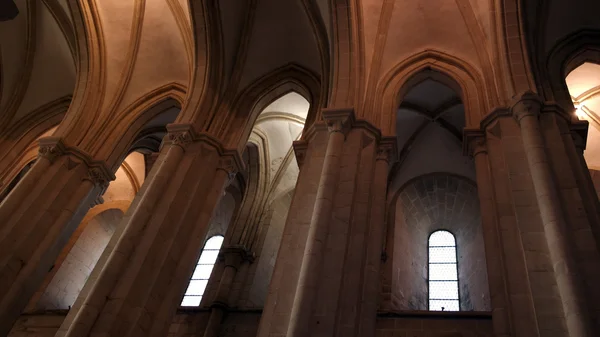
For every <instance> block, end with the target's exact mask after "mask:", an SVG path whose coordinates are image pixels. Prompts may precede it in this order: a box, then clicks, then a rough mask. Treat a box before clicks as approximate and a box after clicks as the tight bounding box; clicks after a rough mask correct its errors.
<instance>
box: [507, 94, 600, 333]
mask: <svg viewBox="0 0 600 337" xmlns="http://www.w3.org/2000/svg"><path fill="white" fill-rule="evenodd" d="M541 108H542V103H541V102H540V101H539V99H538V98H537V97H536V96H533V95H527V94H526V95H524V97H522V98H521V99H520V100H519V101H517V102H516V103H515V104H514V105H513V107H512V113H513V114H514V116H515V118H516V119H517V121H518V123H519V125H520V128H521V136H522V139H523V146H524V148H525V154H526V157H527V161H528V163H529V169H530V172H531V178H532V180H533V185H534V188H535V192H536V196H537V202H538V207H539V209H540V213H541V214H540V215H541V218H542V222H543V227H544V234H545V237H546V241H547V244H548V247H549V248H550V249H549V253H550V260H551V262H552V267H553V268H554V276H555V278H556V283H557V285H558V292H559V294H560V298H561V301H562V307H563V312H564V316H565V321H566V325H567V329H568V333H569V336H573V337H574V336H577V337H592V336H595V334H594V333H593V330H592V323H591V321H590V317H589V307H588V305H587V303H586V299H585V292H584V287H583V282H582V275H581V274H580V271H579V270H578V269H579V267H578V266H577V264H576V261H575V255H574V252H573V249H574V248H573V246H572V245H573V241H572V240H570V239H569V235H570V234H569V227H568V224H567V221H566V218H565V214H564V211H563V205H562V203H561V200H560V198H559V193H558V188H557V186H556V183H555V178H554V175H553V172H552V170H551V163H550V161H549V158H548V155H547V153H546V151H547V148H546V144H545V141H544V137H543V135H542V131H541V127H540V121H539V118H540V112H541ZM549 150H553V149H549Z"/></svg>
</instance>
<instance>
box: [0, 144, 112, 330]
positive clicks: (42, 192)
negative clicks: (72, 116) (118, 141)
mask: <svg viewBox="0 0 600 337" xmlns="http://www.w3.org/2000/svg"><path fill="white" fill-rule="evenodd" d="M39 157H40V158H39V159H38V160H37V162H36V164H34V166H33V167H32V168H31V170H30V171H29V172H28V174H27V175H26V176H25V177H24V178H23V179H22V180H21V182H19V184H18V185H17V186H16V187H15V189H14V190H13V191H12V192H11V193H10V194H9V196H8V197H7V198H6V199H5V200H4V202H3V203H2V204H1V205H0V288H1V289H2V292H0V335H6V334H8V331H9V330H10V329H11V327H12V324H13V322H14V321H15V320H16V318H17V317H18V316H19V314H20V313H21V311H22V310H23V309H24V308H25V306H26V305H27V302H28V301H29V299H30V298H31V296H32V295H33V294H34V293H35V291H36V290H37V289H38V287H39V286H40V284H41V283H42V282H43V279H44V276H45V275H46V273H47V272H48V270H49V269H50V268H51V266H52V264H53V263H54V261H55V259H56V258H57V256H58V254H59V253H60V251H61V249H62V248H63V246H64V245H65V244H66V243H67V241H68V240H69V238H70V236H71V234H72V233H73V232H74V230H75V229H76V228H77V226H78V225H79V223H80V222H81V220H82V219H83V217H84V216H85V214H86V212H87V211H88V210H89V208H90V206H93V205H95V204H96V203H98V202H101V201H102V199H101V194H102V193H103V192H104V191H105V190H106V188H107V187H108V182H109V181H110V180H112V179H114V175H113V173H112V172H111V171H109V169H108V168H107V167H106V166H105V165H104V163H102V162H98V161H94V160H92V159H91V157H90V156H89V155H87V154H86V153H83V152H81V151H79V150H78V149H76V148H73V147H69V146H67V145H65V144H63V142H62V141H61V139H59V138H55V137H48V138H44V139H41V140H40V155H39Z"/></svg>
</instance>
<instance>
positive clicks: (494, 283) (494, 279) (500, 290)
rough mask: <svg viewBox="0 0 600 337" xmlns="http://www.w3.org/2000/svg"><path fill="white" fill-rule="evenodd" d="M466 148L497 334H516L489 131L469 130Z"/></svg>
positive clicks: (502, 336) (497, 336)
mask: <svg viewBox="0 0 600 337" xmlns="http://www.w3.org/2000/svg"><path fill="white" fill-rule="evenodd" d="M464 142H465V143H464V145H465V147H464V148H465V150H466V151H465V152H467V153H466V154H469V155H471V156H473V158H474V159H475V171H476V177H477V193H478V194H479V205H480V208H481V226H482V233H483V239H484V246H485V259H486V265H487V273H488V283H489V290H490V299H491V305H492V321H493V326H494V334H495V336H496V337H508V336H516V334H515V331H514V329H513V323H512V320H513V319H519V318H518V317H513V316H512V313H513V311H512V310H511V307H510V301H509V299H508V289H507V284H506V272H507V270H506V265H505V261H504V254H503V252H502V250H501V240H502V238H501V235H500V228H499V223H498V215H497V209H496V207H497V204H496V200H495V196H494V182H493V180H492V176H491V172H490V166H489V158H488V149H487V146H486V141H485V133H484V132H482V131H479V130H466V131H465V133H464Z"/></svg>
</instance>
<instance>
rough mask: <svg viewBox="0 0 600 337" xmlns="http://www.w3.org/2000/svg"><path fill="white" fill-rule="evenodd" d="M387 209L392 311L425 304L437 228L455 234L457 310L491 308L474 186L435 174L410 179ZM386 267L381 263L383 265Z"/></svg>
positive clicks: (422, 308) (385, 296)
mask: <svg viewBox="0 0 600 337" xmlns="http://www.w3.org/2000/svg"><path fill="white" fill-rule="evenodd" d="M393 204H394V205H395V209H393V210H392V224H393V228H392V229H391V230H392V231H393V236H392V237H391V238H388V240H391V241H390V242H388V243H387V247H386V250H387V251H388V254H389V252H392V253H391V254H390V256H389V257H391V259H388V260H387V261H386V262H385V263H386V264H391V268H388V270H391V273H392V275H391V284H390V285H388V287H387V288H389V289H387V290H388V291H389V292H390V294H388V295H386V294H384V298H387V299H388V300H389V301H391V304H390V307H391V308H393V309H395V310H427V308H428V239H429V235H430V234H431V233H432V232H434V231H436V230H440V229H445V230H448V231H450V232H451V233H453V234H454V236H455V238H456V244H457V255H458V279H459V287H460V304H461V311H472V310H476V311H487V310H489V308H490V303H489V291H488V281H487V270H486V264H485V252H484V245H483V236H482V233H481V220H480V210H479V201H478V196H477V189H476V187H475V185H474V184H473V183H472V182H470V181H469V180H467V179H464V178H462V177H458V176H454V175H451V174H447V173H434V174H429V175H425V176H421V177H418V178H416V179H413V180H411V181H410V182H409V183H408V184H407V185H405V187H404V188H403V189H401V190H400V193H399V194H398V195H397V199H396V200H395V202H394V201H393ZM385 269H386V268H384V270H385Z"/></svg>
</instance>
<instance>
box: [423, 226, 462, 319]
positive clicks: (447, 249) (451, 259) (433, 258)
mask: <svg viewBox="0 0 600 337" xmlns="http://www.w3.org/2000/svg"><path fill="white" fill-rule="evenodd" d="M458 296H459V295H458V268H457V263H456V240H455V239H454V235H452V233H450V232H448V231H437V232H434V233H432V234H431V236H430V237H429V310H436V311H441V310H444V311H458V310H460V304H459V297H458Z"/></svg>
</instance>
